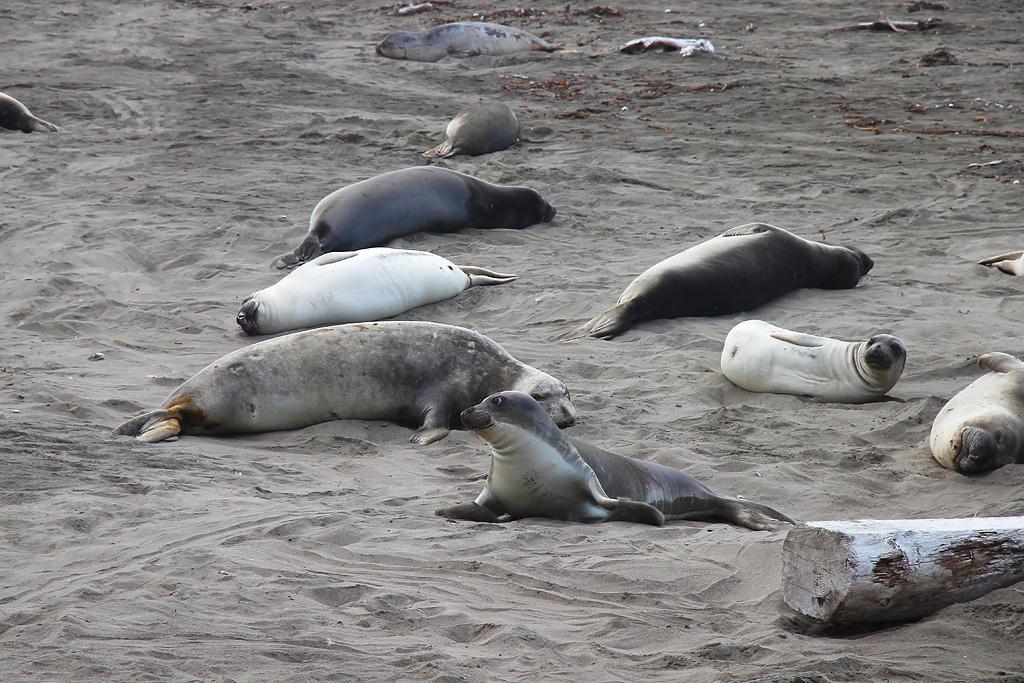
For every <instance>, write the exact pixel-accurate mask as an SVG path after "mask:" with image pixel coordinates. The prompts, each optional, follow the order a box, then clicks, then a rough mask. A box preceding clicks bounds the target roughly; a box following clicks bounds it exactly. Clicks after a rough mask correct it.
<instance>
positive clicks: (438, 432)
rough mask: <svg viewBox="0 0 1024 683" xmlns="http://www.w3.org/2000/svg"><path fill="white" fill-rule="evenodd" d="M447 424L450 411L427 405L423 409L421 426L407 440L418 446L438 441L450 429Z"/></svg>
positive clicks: (449, 418)
mask: <svg viewBox="0 0 1024 683" xmlns="http://www.w3.org/2000/svg"><path fill="white" fill-rule="evenodd" d="M449 424H451V411H448V410H445V409H444V408H441V407H438V406H436V405H432V406H429V407H427V408H426V409H424V411H423V426H422V427H420V428H419V429H417V430H416V433H415V434H413V435H412V438H410V439H409V441H412V442H413V443H414V444H418V445H420V446H426V445H427V444H431V443H434V442H435V441H440V440H441V439H443V438H444V437H446V436H448V434H449V432H450V431H451V430H449V429H448V425H449Z"/></svg>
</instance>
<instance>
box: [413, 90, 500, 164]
mask: <svg viewBox="0 0 1024 683" xmlns="http://www.w3.org/2000/svg"><path fill="white" fill-rule="evenodd" d="M518 137H519V120H518V119H517V118H516V114H515V112H514V111H512V109H511V108H509V106H508V105H507V104H505V103H504V102H481V103H479V104H473V105H470V106H468V107H466V108H465V109H463V110H462V111H460V112H459V113H458V114H457V115H456V116H455V118H454V119H452V120H451V122H449V123H448V127H447V128H445V141H444V142H442V143H441V144H440V145H438V146H437V147H434V148H433V149H428V150H427V151H426V152H424V153H423V156H425V157H434V158H447V157H450V156H455V155H456V154H465V155H467V156H471V157H475V156H480V155H481V154H490V153H491V152H499V151H501V150H503V149H507V148H508V147H509V146H511V145H512V144H513V143H514V142H515V141H516V138H518Z"/></svg>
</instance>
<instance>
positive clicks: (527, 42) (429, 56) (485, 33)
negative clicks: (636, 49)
mask: <svg viewBox="0 0 1024 683" xmlns="http://www.w3.org/2000/svg"><path fill="white" fill-rule="evenodd" d="M560 49H561V48H559V47H556V46H554V45H552V44H551V43H548V42H547V41H544V40H542V39H540V38H538V37H537V36H535V35H533V34H532V33H527V32H526V31H523V30H522V29H518V28H513V27H511V26H502V25H501V24H489V23H485V22H482V21H457V22H454V23H451V24H441V25H440V26H435V27H434V28H431V29H427V30H426V31H401V32H399V33H392V34H391V35H389V36H388V37H387V38H385V39H384V40H382V41H380V43H378V44H377V54H379V55H381V56H382V57H389V58H391V59H410V60H413V61H416V62H436V61H438V60H440V59H443V58H444V57H449V56H451V57H472V56H476V55H510V54H513V53H516V52H530V51H531V50H542V51H544V52H555V51H557V50H560Z"/></svg>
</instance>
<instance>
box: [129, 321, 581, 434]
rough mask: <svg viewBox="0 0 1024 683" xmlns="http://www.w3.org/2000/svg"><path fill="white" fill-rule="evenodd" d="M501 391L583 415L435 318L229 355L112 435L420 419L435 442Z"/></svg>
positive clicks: (307, 335)
mask: <svg viewBox="0 0 1024 683" xmlns="http://www.w3.org/2000/svg"><path fill="white" fill-rule="evenodd" d="M504 389H516V390H518V391H525V392H527V393H529V394H530V395H531V396H534V397H535V398H536V400H537V401H539V402H540V403H541V404H542V405H543V406H544V410H547V411H548V413H549V415H550V417H551V419H552V420H554V421H555V423H557V424H559V425H562V426H568V425H571V424H572V423H573V422H574V421H575V420H576V409H575V408H574V407H573V405H572V403H571V402H570V400H569V391H568V389H566V387H565V385H564V384H562V383H561V382H559V381H558V380H557V379H555V378H554V377H552V376H551V375H548V374H546V373H543V372H541V371H540V370H537V369H535V368H532V367H530V366H529V365H526V364H525V363H521V362H519V361H518V360H516V359H515V358H513V357H512V356H511V355H509V353H508V352H507V351H505V349H503V348H501V347H500V346H498V344H496V343H495V342H494V341H492V340H491V339H489V338H487V337H485V336H483V335H482V334H480V333H479V332H474V331H473V330H468V329H465V328H463V327H455V326H452V325H440V324H437V323H428V322H399V321H394V322H380V323H359V324H353V325H338V326H335V327H324V328H320V329H317V330H309V331H306V332H296V333H294V334H288V335H284V336H282V337H277V338H274V339H268V340H266V341H262V342H259V343H256V344H252V345H251V346H247V347H245V348H242V349H239V350H237V351H234V352H232V353H229V354H228V355H226V356H224V357H223V358H220V359H219V360H216V361H214V362H213V363H211V364H210V365H209V366H207V367H206V368H204V369H203V370H201V371H200V372H199V373H198V374H196V375H195V376H194V377H192V378H191V379H189V380H187V381H186V382H185V383H184V384H182V385H181V386H179V387H178V388H177V389H175V390H174V391H173V392H171V395H170V396H169V397H168V398H167V400H165V401H164V403H163V406H161V407H160V408H159V409H158V410H154V411H151V412H148V413H145V414H143V415H139V416H138V417H134V418H132V419H130V420H128V421H127V422H125V423H124V424H122V425H121V426H119V427H118V428H117V429H115V430H114V435H126V436H134V437H135V438H137V439H139V440H140V441H161V440H163V439H169V438H172V437H174V436H177V435H178V434H242V433H254V432H272V431H278V430H284V429H299V428H301V427H307V426H309V425H313V424H318V423H320V422H327V421H329V420H346V419H352V420H390V421H393V422H398V423H405V424H416V425H419V426H420V427H419V429H418V430H417V431H416V433H415V434H413V436H412V439H411V440H412V442H413V443H418V444H428V443H431V442H433V441H437V440H438V439H443V438H444V437H445V436H447V435H448V430H449V427H450V426H451V424H452V421H453V420H456V424H457V420H458V415H459V412H460V411H462V410H464V409H465V408H467V407H469V406H471V405H473V404H475V403H477V402H479V401H480V400H481V399H482V398H484V397H485V396H487V395H488V394H491V393H493V392H495V391H502V390H504Z"/></svg>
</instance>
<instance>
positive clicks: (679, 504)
mask: <svg viewBox="0 0 1024 683" xmlns="http://www.w3.org/2000/svg"><path fill="white" fill-rule="evenodd" d="M462 423H463V424H464V425H465V426H466V428H467V429H470V430H472V431H473V432H474V433H476V434H477V435H479V436H481V437H483V438H484V439H485V440H486V441H487V442H488V443H489V444H490V446H491V469H490V473H489V474H488V475H487V483H486V485H485V486H484V490H483V493H481V494H480V495H479V496H477V498H476V500H475V501H473V502H472V503H463V504H460V505H455V506H453V507H448V508H442V509H440V510H437V511H436V514H438V515H440V516H443V517H448V518H449V519H468V520H472V521H476V522H501V521H506V519H502V517H503V516H504V515H507V520H514V519H520V518H523V517H550V518H552V519H564V520H568V521H574V522H611V521H623V522H640V523H642V524H653V525H655V526H661V525H662V524H663V523H664V522H665V520H666V519H720V520H725V521H729V522H733V523H735V524H739V525H740V526H745V527H747V528H748V529H757V530H765V529H775V528H777V527H778V526H779V522H789V523H792V520H791V519H789V517H786V516H785V515H783V514H782V513H780V512H776V511H775V510H772V509H771V508H769V507H766V506H764V505H758V504H755V503H748V502H746V501H743V500H738V499H733V498H723V497H721V496H718V495H715V494H714V493H713V492H712V491H711V489H709V488H708V487H706V486H704V485H703V484H701V483H700V482H699V481H697V480H696V479H694V478H693V477H691V476H690V475H688V474H686V473H684V472H681V471H679V470H677V469H673V468H671V467H666V466H664V465H659V464H657V463H652V462H645V461H643V460H635V459H633V458H627V457H624V456H621V455H616V454H615V453H609V452H608V451H604V450H601V449H600V448H597V447H596V446H592V445H590V444H588V443H585V442H583V441H577V440H574V439H570V438H569V437H567V436H565V434H563V433H562V432H561V431H559V429H558V427H557V426H556V425H555V423H554V422H552V421H551V418H550V417H548V415H547V413H545V412H544V409H543V408H542V407H541V406H540V405H539V404H538V403H537V401H535V400H534V399H533V398H531V397H530V396H528V395H527V394H524V393H522V392H519V391H503V392H500V393H497V394H494V395H493V396H489V397H487V398H486V399H484V400H483V402H481V403H480V404H478V405H476V406H473V407H472V408H467V409H466V410H464V411H463V412H462Z"/></svg>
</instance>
